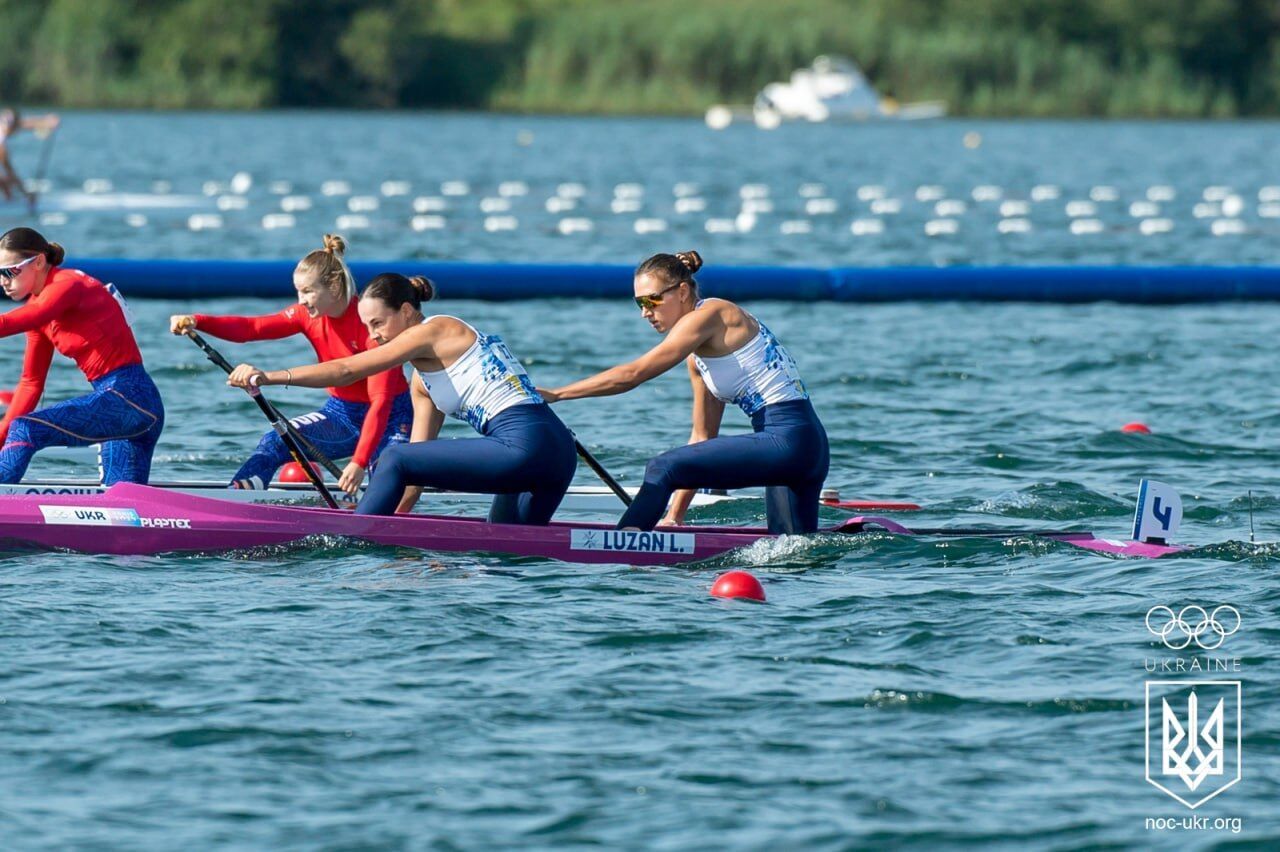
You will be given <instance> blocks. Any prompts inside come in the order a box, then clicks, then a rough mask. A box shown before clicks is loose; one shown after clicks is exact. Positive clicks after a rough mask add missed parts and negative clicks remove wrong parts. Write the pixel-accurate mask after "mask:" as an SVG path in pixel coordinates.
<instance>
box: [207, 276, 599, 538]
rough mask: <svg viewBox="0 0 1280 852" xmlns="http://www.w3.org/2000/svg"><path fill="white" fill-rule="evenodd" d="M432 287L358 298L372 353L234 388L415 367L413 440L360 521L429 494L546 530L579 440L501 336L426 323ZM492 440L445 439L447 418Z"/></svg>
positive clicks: (400, 286) (244, 377) (454, 321)
mask: <svg viewBox="0 0 1280 852" xmlns="http://www.w3.org/2000/svg"><path fill="white" fill-rule="evenodd" d="M434 294H435V287H434V286H433V285H432V283H431V282H430V281H429V280H427V279H426V278H422V277H415V278H406V277H405V276H403V275H398V274H396V273H384V274H382V275H379V276H377V277H376V278H374V279H373V280H372V281H371V282H369V286H368V287H367V288H365V291H364V293H363V295H361V297H360V302H359V310H360V317H361V319H363V320H364V323H365V326H366V327H367V328H368V330H369V334H371V335H372V336H373V338H374V339H375V340H376V341H377V342H378V344H379V345H378V346H377V348H375V349H371V350H369V351H368V352H364V353H362V354H359V355H352V356H350V357H348V358H339V359H337V360H334V361H328V362H326V363H324V364H316V365H313V366H306V367H292V368H290V369H287V370H272V371H269V372H264V371H262V370H259V369H257V368H256V367H253V366H250V365H248V364H241V365H240V366H239V367H236V369H235V370H234V371H232V373H231V375H230V377H228V379H227V384H230V385H234V386H236V387H241V388H249V387H252V386H253V385H255V384H256V385H299V386H301V387H324V386H325V385H330V384H345V383H350V382H354V381H357V380H359V379H361V378H363V377H365V376H370V375H374V374H375V373H378V372H381V371H383V370H388V369H393V368H398V367H399V366H400V365H402V364H404V363H406V362H408V363H409V364H411V365H412V366H413V368H414V371H415V375H414V377H413V382H412V386H411V387H412V390H411V395H412V397H413V434H412V437H411V439H410V443H408V444H398V445H395V446H392V447H389V448H388V449H387V450H386V452H384V453H383V456H382V459H381V461H380V462H379V463H378V467H377V469H376V470H375V471H374V474H373V477H372V478H371V479H370V481H369V488H368V490H367V491H366V492H365V495H364V498H363V499H362V500H361V501H360V505H359V506H357V507H356V511H357V512H359V513H361V514H369V515H389V514H391V513H392V512H395V511H402V512H406V511H408V510H409V509H411V508H412V507H413V505H414V503H416V502H417V500H418V497H419V495H420V494H421V488H422V487H423V486H432V487H436V488H444V489H448V490H451V491H470V492H479V493H487V494H494V495H496V496H495V498H494V501H493V506H492V508H491V509H490V511H489V520H491V521H493V522H495V523H518V524H545V523H547V522H548V521H550V520H551V516H552V515H553V514H554V513H555V511H556V508H557V507H558V506H559V505H560V501H561V500H562V499H563V498H564V493H565V491H567V490H568V488H569V483H570V481H571V480H572V479H573V472H574V468H575V467H576V466H577V456H576V454H575V450H574V441H573V435H572V434H570V432H569V430H568V429H567V428H565V425H564V424H563V423H561V422H560V418H558V417H556V415H555V414H553V413H552V411H551V409H550V408H549V407H548V406H547V405H546V404H545V403H544V402H543V400H542V397H540V396H539V395H538V392H537V390H536V389H535V388H534V386H533V383H532V382H531V381H530V380H529V376H528V374H527V373H526V372H525V369H524V367H523V366H521V364H520V362H519V361H518V360H516V357H515V356H514V355H512V354H511V351H510V350H509V349H507V346H506V344H504V343H503V342H502V338H500V337H497V336H495V335H491V334H485V333H484V332H482V331H477V330H476V329H475V328H473V327H472V326H470V325H468V324H467V323H465V322H463V321H462V320H460V319H458V318H457V317H451V316H445V315H434V316H429V317H424V316H423V315H422V303H423V302H427V301H430V300H431V298H432V296H434ZM446 414H448V415H452V416H454V417H456V418H458V419H460V420H464V421H466V422H467V423H469V424H470V425H471V427H472V428H474V429H475V430H476V431H477V432H479V433H480V434H481V435H482V436H483V437H480V438H462V439H455V440H436V436H437V435H438V434H439V431H440V426H441V424H442V423H443V421H444V415H446Z"/></svg>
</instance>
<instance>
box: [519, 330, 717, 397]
mask: <svg viewBox="0 0 1280 852" xmlns="http://www.w3.org/2000/svg"><path fill="white" fill-rule="evenodd" d="M721 327H722V323H721V321H720V315H719V313H718V312H716V311H694V312H693V313H690V314H686V315H685V316H684V317H682V318H681V319H680V321H679V322H677V323H676V324H675V327H674V328H672V329H671V331H670V332H668V334H667V336H666V337H664V338H663V339H662V342H661V343H659V344H658V345H657V346H655V347H653V348H652V349H650V350H649V351H648V352H646V353H644V354H643V355H641V356H640V357H639V358H637V359H635V360H634V361H630V362H628V363H626V364H619V365H618V366H616V367H610V368H609V369H608V370H605V371H604V372H601V373H596V374H595V375H594V376H591V377H589V378H586V379H582V380H580V381H576V382H574V383H573V384H569V385H565V386H564V387H560V388H556V389H555V390H553V391H550V392H549V393H545V392H542V391H539V392H540V393H542V396H543V398H544V399H546V401H547V402H558V401H560V400H562V399H582V398H583V397H589V396H613V395H614V394H620V393H626V392H627V391H629V390H631V389H632V388H634V387H637V386H639V385H642V384H644V383H645V382H647V381H649V380H650V379H652V378H655V377H657V376H660V375H662V374H663V373H665V372H666V371H667V370H670V369H671V368H672V367H674V366H675V365H676V364H679V363H680V362H681V361H683V360H684V359H685V358H688V357H689V356H690V355H692V354H693V351H694V350H695V349H697V348H698V347H699V346H701V345H702V344H703V343H705V342H706V341H707V339H708V338H709V337H711V335H712V334H714V333H715V332H716V331H718V330H719V329H720V328H721Z"/></svg>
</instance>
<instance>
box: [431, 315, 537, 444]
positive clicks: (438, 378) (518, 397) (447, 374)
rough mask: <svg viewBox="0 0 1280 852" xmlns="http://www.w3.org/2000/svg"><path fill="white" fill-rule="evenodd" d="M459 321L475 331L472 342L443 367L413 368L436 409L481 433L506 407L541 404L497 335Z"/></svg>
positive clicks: (516, 361) (519, 367)
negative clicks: (434, 368) (430, 368)
mask: <svg viewBox="0 0 1280 852" xmlns="http://www.w3.org/2000/svg"><path fill="white" fill-rule="evenodd" d="M432 319H435V317H434V316H431V317H427V318H426V319H424V320H423V322H429V321H431V320H432ZM449 319H458V318H457V317H449ZM458 322H462V320H458ZM462 324H463V325H465V326H467V328H470V329H471V331H472V332H473V333H474V334H475V336H476V342H475V343H473V344H471V347H470V348H469V349H467V351H466V352H463V353H462V355H461V356H460V357H459V358H458V360H456V361H454V362H453V363H452V364H450V365H449V366H448V367H446V368H445V369H443V370H435V371H432V372H427V371H424V370H418V371H417V373H418V375H419V376H420V377H421V378H422V384H423V385H425V386H426V388H427V392H428V393H430V394H431V401H432V402H433V403H435V406H436V408H438V409H440V410H441V411H443V412H444V413H445V414H448V415H451V416H453V417H456V418H458V419H459V420H465V421H466V422H467V423H470V424H471V427H472V428H473V429H475V430H476V431H477V432H483V431H484V427H485V425H486V424H487V423H488V422H489V421H490V420H492V419H493V418H494V417H497V416H498V415H499V414H501V413H502V412H504V411H506V410H507V409H508V408H511V407H513V406H516V405H544V404H545V403H544V402H543V400H542V397H541V396H540V395H539V394H538V391H537V389H536V388H535V387H534V386H533V382H532V381H530V380H529V374H528V373H526V372H525V369H524V367H523V366H522V365H521V364H520V362H519V361H518V360H516V356H514V355H512V354H511V350H510V349H508V348H507V344H505V343H503V342H502V338H501V337H498V336H497V335H495V334H484V333H483V332H480V331H476V329H474V328H472V327H471V326H470V325H467V323H465V322H462Z"/></svg>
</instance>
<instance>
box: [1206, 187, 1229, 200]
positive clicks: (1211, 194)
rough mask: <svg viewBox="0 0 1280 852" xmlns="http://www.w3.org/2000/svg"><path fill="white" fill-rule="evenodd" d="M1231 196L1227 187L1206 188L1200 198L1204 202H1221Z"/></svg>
mask: <svg viewBox="0 0 1280 852" xmlns="http://www.w3.org/2000/svg"><path fill="white" fill-rule="evenodd" d="M1230 194H1231V187H1229V186H1220V185H1219V186H1206V187H1205V188H1204V193H1203V194H1202V197H1203V198H1204V200H1205V201H1221V200H1222V199H1224V198H1226V197H1227V196H1228V195H1230Z"/></svg>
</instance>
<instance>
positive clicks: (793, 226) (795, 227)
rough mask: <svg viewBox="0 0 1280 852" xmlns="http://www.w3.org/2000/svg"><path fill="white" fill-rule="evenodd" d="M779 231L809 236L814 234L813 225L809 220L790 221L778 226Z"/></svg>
mask: <svg viewBox="0 0 1280 852" xmlns="http://www.w3.org/2000/svg"><path fill="white" fill-rule="evenodd" d="M778 230H779V231H781V232H782V233H784V234H808V233H812V232H813V224H812V223H810V222H809V220H808V219H788V220H787V221H785V222H783V223H782V224H780V225H778Z"/></svg>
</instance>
